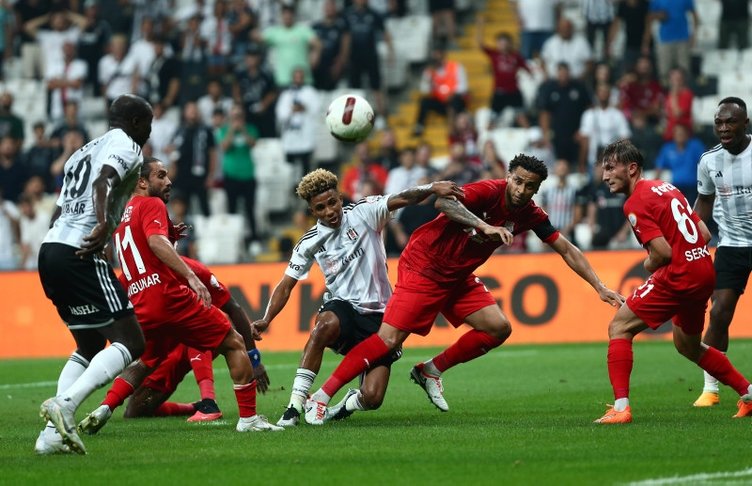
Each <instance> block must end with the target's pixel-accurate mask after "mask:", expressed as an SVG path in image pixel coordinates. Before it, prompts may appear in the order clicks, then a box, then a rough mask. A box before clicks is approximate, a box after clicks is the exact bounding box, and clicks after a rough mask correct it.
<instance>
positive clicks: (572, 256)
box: [548, 235, 624, 307]
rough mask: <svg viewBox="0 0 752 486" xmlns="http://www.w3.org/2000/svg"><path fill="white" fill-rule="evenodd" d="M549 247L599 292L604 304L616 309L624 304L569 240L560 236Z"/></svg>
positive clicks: (621, 297)
mask: <svg viewBox="0 0 752 486" xmlns="http://www.w3.org/2000/svg"><path fill="white" fill-rule="evenodd" d="M548 245H549V246H550V247H551V248H553V249H554V251H556V253H558V254H559V255H561V258H562V259H563V260H564V261H565V262H566V263H567V265H569V268H571V269H572V270H574V271H575V272H576V273H577V275H579V276H580V277H581V278H582V279H583V280H585V281H586V282H587V283H589V284H590V286H591V287H593V288H594V289H595V291H596V292H598V296H599V297H600V298H601V300H602V301H603V302H606V303H608V304H610V305H612V306H614V307H619V306H621V305H622V304H623V303H624V296H622V295H620V294H619V293H617V292H614V291H613V290H611V289H609V288H608V287H606V285H605V284H604V283H603V282H601V279H600V278H598V275H597V274H596V273H595V270H593V267H592V266H590V262H589V261H588V259H587V258H585V255H583V254H582V252H581V251H580V249H579V248H577V247H576V246H574V245H573V244H572V243H571V242H570V241H569V240H568V239H566V238H565V237H564V236H561V235H559V237H558V238H557V239H556V240H555V241H553V242H552V243H549V244H548Z"/></svg>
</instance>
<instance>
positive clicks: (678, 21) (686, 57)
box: [642, 0, 700, 83]
mask: <svg viewBox="0 0 752 486" xmlns="http://www.w3.org/2000/svg"><path fill="white" fill-rule="evenodd" d="M687 14H690V16H691V17H692V28H691V29H690V26H689V21H688V20H687ZM656 20H657V21H658V22H659V23H660V28H659V29H658V43H657V47H656V59H657V62H658V76H659V78H660V80H661V82H664V83H665V82H667V81H668V72H669V70H670V69H671V68H672V67H674V66H679V67H680V68H682V69H684V71H685V72H689V68H690V66H689V61H690V49H691V47H692V45H693V44H694V36H695V33H696V32H697V26H698V25H699V24H700V21H699V19H698V17H697V12H696V11H695V5H694V0H650V13H649V14H648V20H647V24H646V28H645V34H644V36H643V41H642V52H643V54H645V53H647V52H648V49H649V46H650V39H651V37H652V34H653V29H652V28H650V26H651V24H652V23H653V22H654V21H656Z"/></svg>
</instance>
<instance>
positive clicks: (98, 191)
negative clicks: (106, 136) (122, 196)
mask: <svg viewBox="0 0 752 486" xmlns="http://www.w3.org/2000/svg"><path fill="white" fill-rule="evenodd" d="M119 183H120V176H119V175H118V173H117V171H116V170H115V169H114V168H112V167H110V166H109V165H104V166H102V170H101V171H100V172H99V175H98V176H97V178H96V179H94V182H93V183H92V189H93V195H92V197H91V199H92V203H93V204H94V212H95V214H96V217H97V225H96V226H94V228H92V230H91V233H89V235H88V236H86V237H85V238H84V241H83V243H82V244H81V249H80V250H78V251H77V252H76V255H78V256H84V255H90V254H92V253H99V252H100V251H101V250H102V249H103V248H104V246H105V245H106V244H107V239H108V237H109V232H108V228H107V223H108V222H107V215H108V214H109V207H110V202H111V201H110V193H111V192H112V188H113V187H115V186H117V185H118V184H119Z"/></svg>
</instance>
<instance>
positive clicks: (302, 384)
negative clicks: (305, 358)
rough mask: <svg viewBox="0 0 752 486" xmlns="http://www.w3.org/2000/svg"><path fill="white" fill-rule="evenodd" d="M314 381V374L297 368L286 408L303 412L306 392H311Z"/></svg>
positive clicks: (306, 396)
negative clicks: (293, 408)
mask: <svg viewBox="0 0 752 486" xmlns="http://www.w3.org/2000/svg"><path fill="white" fill-rule="evenodd" d="M315 379H316V373H314V372H313V371H311V370H307V369H305V368H298V370H297V371H296V372H295V379H294V380H293V382H292V393H290V404H289V405H288V407H295V410H297V411H298V412H302V411H303V404H304V403H305V401H306V398H308V392H309V391H311V387H312V386H313V380H315Z"/></svg>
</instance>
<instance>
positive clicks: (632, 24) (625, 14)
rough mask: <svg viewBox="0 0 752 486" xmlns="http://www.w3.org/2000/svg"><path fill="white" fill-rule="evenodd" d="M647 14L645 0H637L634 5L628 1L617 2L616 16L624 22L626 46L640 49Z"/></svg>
mask: <svg viewBox="0 0 752 486" xmlns="http://www.w3.org/2000/svg"><path fill="white" fill-rule="evenodd" d="M647 15H648V2H647V0H638V1H637V4H636V5H635V6H630V5H629V3H628V2H620V3H619V9H618V10H617V12H616V16H617V17H618V18H619V19H621V20H622V22H624V31H625V34H626V39H625V43H626V46H627V48H629V49H640V48H641V47H642V36H643V34H644V33H645V17H647Z"/></svg>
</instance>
